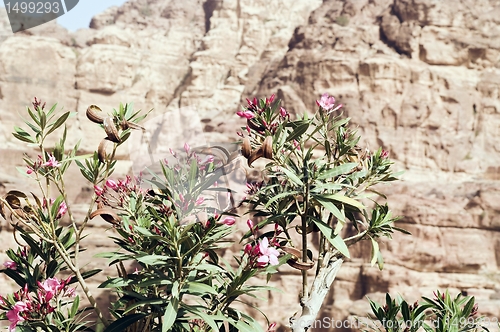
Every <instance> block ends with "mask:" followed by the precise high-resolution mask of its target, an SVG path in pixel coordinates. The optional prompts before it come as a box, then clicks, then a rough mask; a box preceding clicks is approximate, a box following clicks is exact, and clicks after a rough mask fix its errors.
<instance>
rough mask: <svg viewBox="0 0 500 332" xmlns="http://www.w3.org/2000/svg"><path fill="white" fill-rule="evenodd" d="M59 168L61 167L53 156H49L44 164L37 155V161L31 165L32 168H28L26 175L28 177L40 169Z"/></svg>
mask: <svg viewBox="0 0 500 332" xmlns="http://www.w3.org/2000/svg"><path fill="white" fill-rule="evenodd" d="M59 166H61V163H60V162H59V161H57V159H56V157H54V156H53V155H50V154H49V159H48V160H47V161H46V162H44V161H43V159H42V156H40V155H39V156H38V159H37V161H35V162H34V163H33V166H28V168H27V170H26V174H28V175H29V174H32V173H33V172H37V171H38V170H39V169H40V168H41V167H45V168H51V167H54V168H56V167H59Z"/></svg>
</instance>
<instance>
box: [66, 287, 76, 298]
mask: <svg viewBox="0 0 500 332" xmlns="http://www.w3.org/2000/svg"><path fill="white" fill-rule="evenodd" d="M64 296H66V297H75V296H76V288H68V289H66V290H65V291H64Z"/></svg>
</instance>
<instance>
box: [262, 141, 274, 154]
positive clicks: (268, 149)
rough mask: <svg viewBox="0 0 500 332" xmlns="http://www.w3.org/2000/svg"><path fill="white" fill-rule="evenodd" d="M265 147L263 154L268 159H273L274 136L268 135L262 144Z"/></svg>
mask: <svg viewBox="0 0 500 332" xmlns="http://www.w3.org/2000/svg"><path fill="white" fill-rule="evenodd" d="M262 147H263V150H262V152H263V156H264V158H267V159H273V137H272V136H267V137H266V139H265V140H264V143H263V144H262Z"/></svg>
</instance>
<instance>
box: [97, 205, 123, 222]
mask: <svg viewBox="0 0 500 332" xmlns="http://www.w3.org/2000/svg"><path fill="white" fill-rule="evenodd" d="M95 216H101V218H102V219H104V220H105V221H107V222H109V223H110V224H112V225H113V226H118V225H120V222H121V221H122V218H120V216H118V215H117V214H116V213H115V212H114V211H113V210H111V209H106V208H101V209H97V210H95V211H94V212H92V213H91V214H90V219H94V217H95Z"/></svg>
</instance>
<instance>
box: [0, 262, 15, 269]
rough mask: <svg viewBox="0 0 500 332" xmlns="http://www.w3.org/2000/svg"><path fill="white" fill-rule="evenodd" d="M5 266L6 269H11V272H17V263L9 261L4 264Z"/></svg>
mask: <svg viewBox="0 0 500 332" xmlns="http://www.w3.org/2000/svg"><path fill="white" fill-rule="evenodd" d="M3 266H5V267H6V268H8V269H11V270H17V264H16V262H13V261H7V262H5V263H3Z"/></svg>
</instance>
